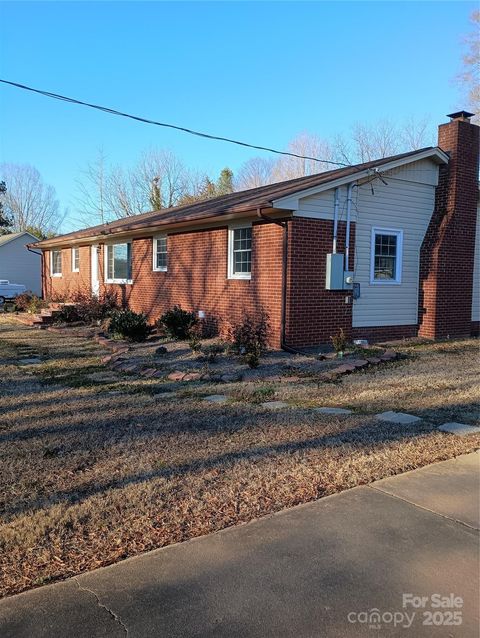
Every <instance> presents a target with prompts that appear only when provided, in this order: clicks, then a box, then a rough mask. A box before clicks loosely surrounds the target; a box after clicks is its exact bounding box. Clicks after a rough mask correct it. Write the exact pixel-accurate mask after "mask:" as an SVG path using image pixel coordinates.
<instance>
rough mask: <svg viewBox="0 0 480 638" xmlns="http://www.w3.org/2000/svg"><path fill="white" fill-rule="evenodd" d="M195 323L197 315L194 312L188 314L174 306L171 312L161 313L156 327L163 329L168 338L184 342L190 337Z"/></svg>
mask: <svg viewBox="0 0 480 638" xmlns="http://www.w3.org/2000/svg"><path fill="white" fill-rule="evenodd" d="M197 321H198V320H197V315H196V314H195V313H194V312H188V311H187V310H183V308H181V307H180V306H174V307H173V308H172V309H171V310H167V311H166V312H165V313H163V315H162V316H161V317H160V319H159V320H158V321H157V325H158V326H159V327H160V328H164V329H165V331H166V332H167V334H168V335H169V336H170V337H173V338H174V339H181V340H184V339H188V338H189V337H190V333H191V331H192V329H193V327H194V326H195V325H196V324H197Z"/></svg>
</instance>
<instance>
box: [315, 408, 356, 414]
mask: <svg viewBox="0 0 480 638" xmlns="http://www.w3.org/2000/svg"><path fill="white" fill-rule="evenodd" d="M315 412H320V413H321V414H352V411H351V410H346V409H345V408H315Z"/></svg>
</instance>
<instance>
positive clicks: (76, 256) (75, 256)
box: [72, 247, 80, 272]
mask: <svg viewBox="0 0 480 638" xmlns="http://www.w3.org/2000/svg"><path fill="white" fill-rule="evenodd" d="M72 272H80V248H78V247H77V248H72Z"/></svg>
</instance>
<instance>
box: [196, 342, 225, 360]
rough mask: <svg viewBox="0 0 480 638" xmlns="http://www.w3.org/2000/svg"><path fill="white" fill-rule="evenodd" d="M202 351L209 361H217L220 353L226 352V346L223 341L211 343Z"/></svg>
mask: <svg viewBox="0 0 480 638" xmlns="http://www.w3.org/2000/svg"><path fill="white" fill-rule="evenodd" d="M202 352H203V355H204V357H205V359H206V360H207V361H208V362H209V363H215V361H216V360H217V357H218V355H219V354H223V353H224V352H225V346H224V345H223V343H211V344H210V345H208V346H205V347H204V348H203V349H202Z"/></svg>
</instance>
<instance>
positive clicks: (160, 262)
mask: <svg viewBox="0 0 480 638" xmlns="http://www.w3.org/2000/svg"><path fill="white" fill-rule="evenodd" d="M157 268H160V269H162V270H166V268H167V238H166V237H159V238H158V239H157Z"/></svg>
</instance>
